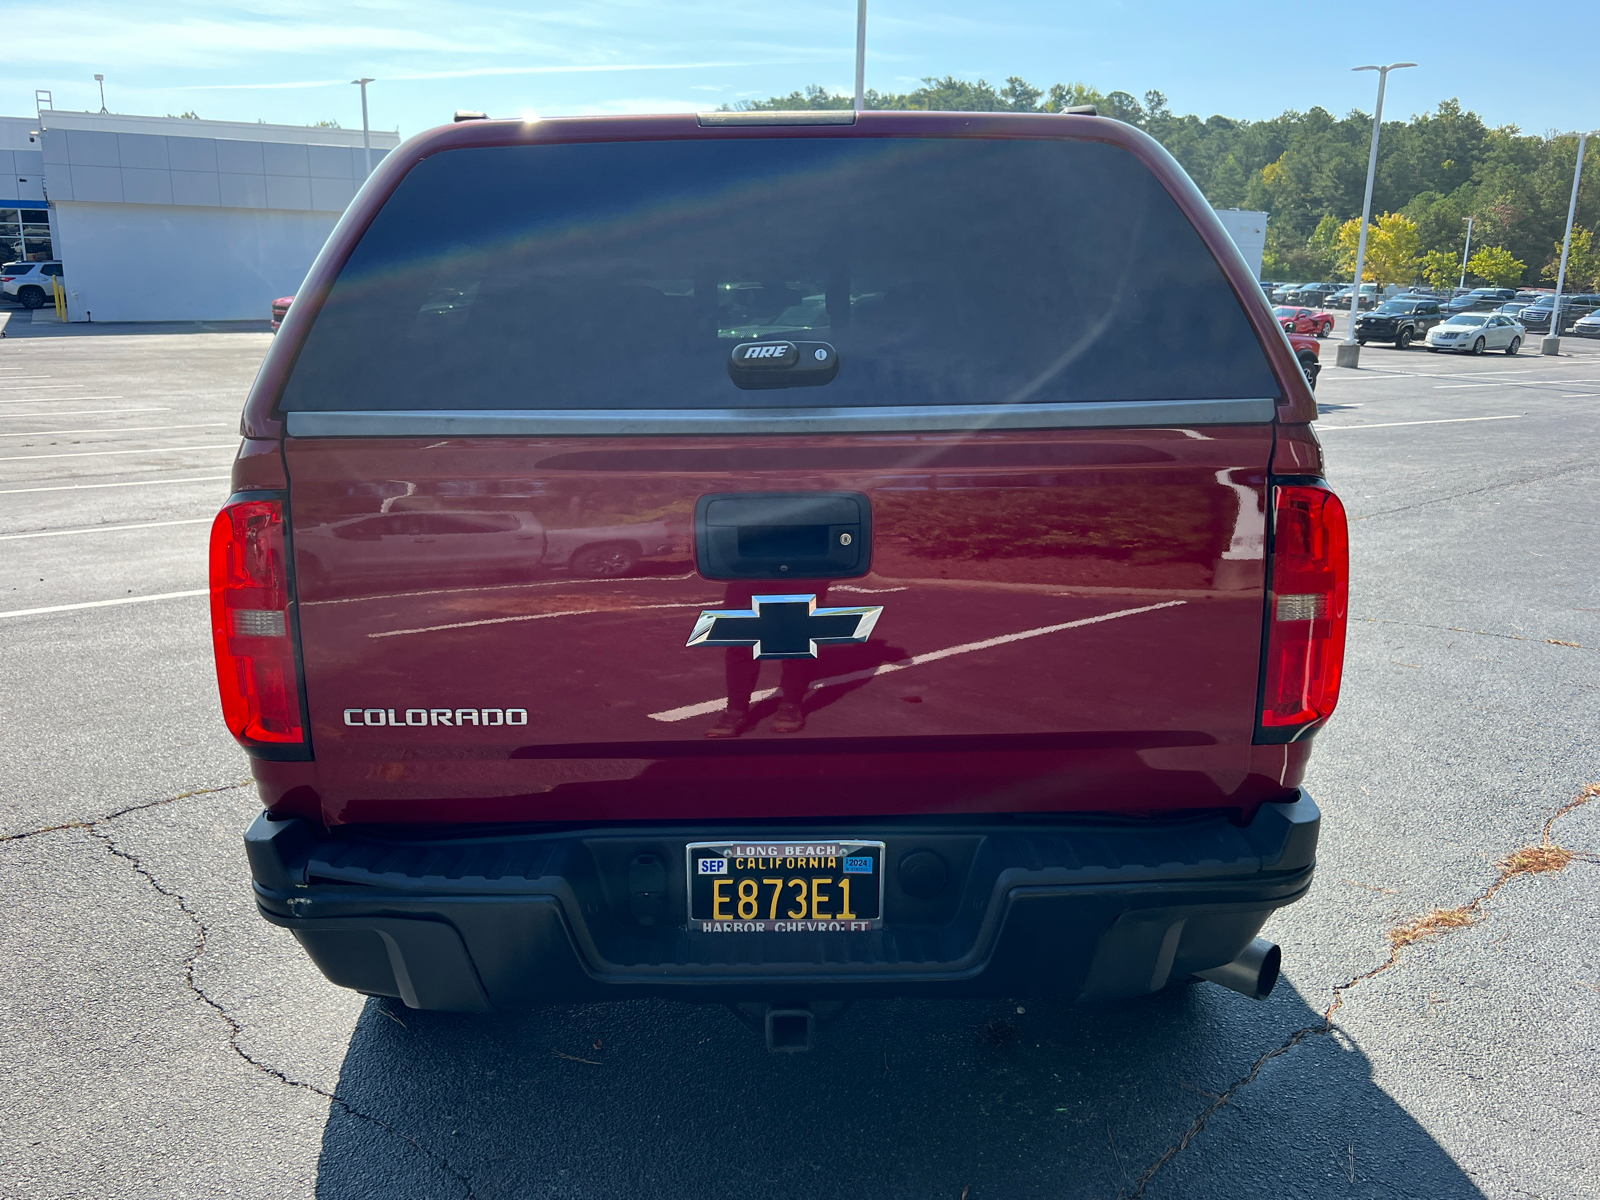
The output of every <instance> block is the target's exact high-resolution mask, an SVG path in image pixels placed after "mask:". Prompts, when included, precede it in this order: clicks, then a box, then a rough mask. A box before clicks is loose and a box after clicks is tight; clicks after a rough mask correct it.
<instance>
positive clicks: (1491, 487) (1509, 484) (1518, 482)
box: [1350, 462, 1595, 521]
mask: <svg viewBox="0 0 1600 1200" xmlns="http://www.w3.org/2000/svg"><path fill="white" fill-rule="evenodd" d="M1594 465H1595V464H1594V463H1593V462H1580V463H1574V464H1573V465H1572V466H1569V467H1559V468H1557V469H1555V470H1553V471H1540V472H1539V473H1538V474H1537V475H1530V476H1528V478H1526V479H1508V480H1505V481H1504V482H1502V483H1486V484H1484V485H1483V486H1482V487H1477V488H1468V489H1467V490H1466V491H1464V492H1451V493H1450V494H1449V495H1448V496H1430V497H1429V498H1428V499H1426V500H1418V501H1417V502H1416V503H1415V504H1402V505H1401V506H1400V507H1399V508H1383V509H1379V510H1378V511H1377V512H1370V513H1363V514H1362V515H1361V516H1359V517H1351V518H1350V519H1351V520H1352V521H1370V520H1372V518H1373V517H1389V516H1393V515H1394V514H1395V513H1403V512H1411V511H1413V510H1415V509H1419V508H1427V507H1428V506H1429V505H1432V504H1447V503H1449V502H1450V501H1452V500H1460V499H1461V498H1462V497H1464V496H1477V495H1480V494H1481V493H1483V492H1492V491H1496V490H1497V489H1499V488H1513V487H1525V486H1526V485H1528V484H1530V483H1542V482H1544V481H1545V480H1546V479H1554V478H1556V477H1557V476H1558V475H1571V474H1572V473H1573V472H1574V471H1589V470H1593V469H1594Z"/></svg>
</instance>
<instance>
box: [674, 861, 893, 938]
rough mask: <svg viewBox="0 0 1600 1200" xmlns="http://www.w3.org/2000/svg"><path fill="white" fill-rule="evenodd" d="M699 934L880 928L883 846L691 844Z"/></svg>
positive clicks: (692, 916) (693, 909)
mask: <svg viewBox="0 0 1600 1200" xmlns="http://www.w3.org/2000/svg"><path fill="white" fill-rule="evenodd" d="M687 851H688V858H689V864H688V865H689V928H690V930H691V931H693V932H697V933H865V932H866V931H868V930H871V929H877V928H879V927H881V926H882V924H883V843H882V842H858V841H840V840H834V841H829V840H824V839H801V838H774V839H772V840H770V841H761V842H691V843H690V844H689V846H688V847H687Z"/></svg>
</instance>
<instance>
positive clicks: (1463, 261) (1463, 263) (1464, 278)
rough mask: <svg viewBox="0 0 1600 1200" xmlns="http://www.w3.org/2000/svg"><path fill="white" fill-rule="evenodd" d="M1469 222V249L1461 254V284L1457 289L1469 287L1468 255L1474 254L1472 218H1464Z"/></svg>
mask: <svg viewBox="0 0 1600 1200" xmlns="http://www.w3.org/2000/svg"><path fill="white" fill-rule="evenodd" d="M1464 219H1465V221H1466V222H1467V248H1466V249H1465V250H1463V251H1462V252H1461V282H1460V283H1458V284H1457V285H1456V286H1457V287H1466V286H1467V255H1469V254H1471V253H1472V218H1471V217H1466V218H1464Z"/></svg>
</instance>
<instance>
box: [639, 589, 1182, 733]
mask: <svg viewBox="0 0 1600 1200" xmlns="http://www.w3.org/2000/svg"><path fill="white" fill-rule="evenodd" d="M1186 603H1188V601H1186V600H1168V601H1166V602H1165V603H1164V604H1147V605H1145V606H1144V607H1143V608H1124V609H1120V610H1118V611H1117V612H1109V613H1101V614H1100V615H1099V616H1098V617H1084V618H1082V619H1080V620H1077V621H1066V622H1063V623H1062V624H1060V625H1045V626H1043V627H1042V628H1039V629H1024V630H1023V631H1022V632H1021V633H1006V634H1001V635H1000V636H999V637H992V638H985V639H984V640H983V641H981V642H966V643H964V644H963V645H960V646H951V647H949V648H948V649H945V650H932V651H930V652H928V653H927V654H916V655H913V656H912V657H910V658H905V659H901V660H900V661H899V662H892V663H882V664H880V665H878V666H876V667H867V668H865V669H863V670H860V671H850V672H848V673H847V674H844V675H834V676H832V677H831V678H828V679H817V680H813V681H812V683H811V686H810V687H809V688H808V689H807V690H808V691H815V690H817V689H818V688H825V687H838V686H840V685H841V684H846V683H856V682H858V681H859V680H863V679H871V678H872V677H873V676H875V675H888V674H890V673H891V672H893V671H904V670H906V669H907V668H908V667H920V666H921V665H922V664H923V663H930V662H938V661H939V660H940V659H941V658H952V657H954V656H955V655H957V654H971V653H972V652H973V651H974V650H989V649H992V648H993V647H995V646H1004V645H1006V644H1008V643H1010V642H1021V641H1025V640H1027V639H1028V638H1036V637H1043V636H1044V635H1045V634H1047V633H1060V632H1061V631H1062V630H1064V629H1081V628H1083V627H1084V626H1085V625H1098V624H1100V623H1101V622H1102V621H1115V620H1117V619H1118V618H1119V617H1133V616H1137V615H1138V614H1140V613H1147V612H1155V611H1156V610H1157V609H1160V608H1177V607H1178V606H1179V605H1180V604H1186ZM777 692H778V689H777V688H766V689H764V690H762V691H759V692H755V693H753V694H752V695H751V697H750V699H751V700H752V701H755V700H765V699H767V698H768V697H769V696H774V695H776V694H777ZM727 705H728V701H727V699H726V697H724V698H723V699H720V700H705V701H702V702H701V703H699V704H685V705H684V706H683V707H682V708H669V709H667V710H666V711H665V712H656V713H651V714H650V719H651V720H652V721H686V720H688V719H689V718H690V717H703V716H705V715H706V714H707V713H714V712H721V711H722V710H723V709H724V708H726V707H727Z"/></svg>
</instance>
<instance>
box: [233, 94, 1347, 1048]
mask: <svg viewBox="0 0 1600 1200" xmlns="http://www.w3.org/2000/svg"><path fill="white" fill-rule="evenodd" d="M1042 195H1047V196H1050V197H1052V203H1051V204H1049V205H1040V204H1038V203H1037V202H1036V198H1037V197H1039V196H1042ZM441 207H448V208H449V210H450V212H451V214H452V227H451V228H452V235H451V240H450V241H449V242H448V244H441V243H439V242H437V240H435V241H432V242H430V241H426V240H419V239H418V237H417V229H418V228H419V223H420V225H421V226H426V224H427V222H428V221H429V220H431V219H432V217H433V215H435V214H437V213H438V212H439V211H440V209H441ZM1061 212H1071V213H1073V214H1074V219H1073V220H1071V221H1062V220H1060V219H1059V213H1061ZM441 281H442V282H441ZM1154 303H1161V304H1163V305H1168V306H1170V307H1171V308H1172V309H1173V310H1174V311H1181V312H1183V313H1184V314H1186V316H1185V320H1186V322H1188V325H1187V327H1186V331H1185V336H1184V337H1182V338H1152V337H1151V336H1150V332H1149V327H1148V322H1147V321H1146V320H1145V319H1143V318H1144V317H1145V315H1146V314H1148V312H1149V311H1150V306H1151V305H1152V304H1154ZM1315 416H1316V405H1315V401H1314V400H1313V398H1312V395H1311V392H1310V390H1309V389H1308V387H1307V383H1306V378H1305V376H1304V375H1303V374H1302V372H1301V370H1300V367H1299V364H1298V363H1297V362H1296V359H1295V356H1294V353H1293V352H1292V351H1291V348H1290V345H1289V342H1288V341H1287V340H1286V337H1285V335H1284V333H1283V331H1282V330H1281V329H1280V328H1279V327H1278V325H1277V323H1276V322H1275V321H1274V320H1273V317H1272V313H1271V311H1270V309H1269V308H1268V307H1267V304H1266V300H1265V298H1264V297H1263V295H1262V292H1261V288H1260V287H1259V285H1258V284H1257V283H1256V281H1255V280H1254V279H1253V278H1252V277H1251V274H1250V268H1249V267H1248V266H1247V265H1246V263H1245V261H1244V260H1243V258H1242V257H1241V256H1240V255H1239V252H1238V250H1237V249H1236V248H1235V246H1234V245H1233V242H1232V240H1231V239H1230V238H1229V236H1228V234H1227V231H1226V230H1225V229H1224V228H1223V227H1222V225H1221V224H1220V222H1219V221H1218V220H1217V217H1216V215H1215V214H1214V213H1213V211H1212V209H1211V207H1210V205H1209V204H1207V202H1206V200H1205V198H1204V197H1203V196H1202V195H1201V193H1200V192H1199V191H1198V190H1197V189H1196V188H1195V186H1194V184H1193V183H1192V182H1191V181H1190V180H1189V178H1188V176H1186V175H1185V174H1184V173H1183V170H1182V168H1181V167H1179V166H1178V164H1177V163H1176V162H1175V161H1174V160H1173V158H1172V157H1171V156H1170V155H1169V154H1168V153H1167V152H1166V151H1165V150H1163V149H1162V148H1161V146H1160V145H1158V144H1157V143H1156V142H1155V141H1153V140H1152V139H1151V138H1149V137H1147V136H1146V135H1145V134H1143V133H1141V132H1140V131H1139V130H1137V129H1135V128H1133V127H1132V126H1130V125H1126V124H1123V123H1121V122H1118V121H1112V120H1105V119H1101V118H1098V117H1093V116H1086V115H1041V116H1035V115H1022V114H1015V113H1008V114H999V113H912V112H868V113H860V114H855V113H849V112H841V113H832V112H824V113H766V112H763V113H715V114H703V115H701V116H700V117H698V118H697V117H695V116H694V115H689V114H684V115H671V116H658V117H615V118H600V119H596V118H583V119H575V120H559V119H555V120H541V121H536V122H525V121H476V122H471V123H467V124H462V125H457V126H453V127H450V128H447V129H440V130H433V131H431V132H428V133H424V134H421V135H420V136H418V137H416V138H413V139H412V140H411V141H409V142H407V143H406V144H405V145H404V146H402V147H401V148H400V149H399V150H397V151H396V152H395V153H393V154H391V155H389V156H388V157H387V158H386V159H385V160H384V163H383V166H382V167H380V168H379V169H378V171H377V172H375V173H374V175H373V177H372V178H371V179H370V180H369V181H368V183H367V185H366V186H365V187H363V189H362V191H361V194H360V196H358V197H357V198H356V200H355V202H354V203H353V205H352V206H351V208H350V210H349V211H348V213H347V214H346V216H345V219H344V220H342V221H341V222H340V224H339V226H338V228H337V229H336V230H335V232H334V234H333V236H332V240H331V241H330V242H329V244H328V246H327V247H326V248H325V249H324V251H323V252H322V254H321V255H320V256H319V257H318V259H317V262H316V265H315V266H314V267H313V268H312V270H311V273H310V274H309V275H308V276H307V278H306V280H305V283H304V285H303V286H302V287H301V289H300V290H299V292H298V293H297V294H296V297H295V301H294V307H293V309H292V310H291V311H290V316H289V320H288V321H287V322H285V324H284V326H283V330H282V332H281V333H280V334H279V335H278V337H277V338H276V339H274V341H273V345H272V348H271V349H270V350H269V351H268V352H267V356H266V359H265V361H264V363H263V365H262V368H261V371H260V374H259V375H258V376H257V379H256V382H255V384H254V386H253V388H252V390H251V393H250V398H249V400H248V401H247V403H246V406H245V412H244V418H243V428H244V433H245V438H246V440H245V443H244V447H243V448H242V450H241V453H240V456H239V458H238V459H237V461H236V464H235V473H234V478H233V486H234V488H235V491H234V494H233V495H232V496H231V497H230V498H229V500H228V502H227V504H226V506H225V507H224V509H223V510H222V512H221V514H220V515H219V516H218V518H217V521H216V524H215V526H214V527H213V532H212V542H211V551H212V576H211V579H212V621H213V623H212V632H213V637H214V644H215V649H216V659H217V665H218V679H219V683H220V686H221V691H222V698H223V712H224V715H225V717H226V719H227V721H228V725H229V727H230V729H231V730H232V732H233V733H234V734H235V736H237V737H238V738H239V740H240V742H241V743H242V744H243V745H244V747H245V748H246V749H247V750H248V752H249V753H250V755H251V757H252V759H253V760H254V770H255V778H256V780H257V783H258V786H259V789H260V794H261V798H262V800H263V802H264V804H265V807H266V810H267V811H266V812H265V813H264V814H263V815H262V816H261V817H260V818H259V819H258V820H257V821H256V822H255V824H254V825H253V826H252V827H251V828H250V830H249V832H248V833H247V834H246V845H247V848H248V852H249V857H250V866H251V870H252V872H253V875H254V879H255V899H256V900H257V902H258V903H259V905H260V908H261V912H262V915H263V916H264V917H265V918H266V919H267V920H268V921H270V922H272V923H273V924H275V925H278V926H281V927H283V928H285V929H287V930H289V931H291V932H292V933H293V934H294V936H295V937H296V938H298V939H299V940H300V942H301V944H302V945H303V946H304V947H305V949H306V951H307V952H308V953H309V954H310V956H311V957H312V958H313V959H314V960H315V962H316V963H317V965H318V966H319V967H321V969H322V970H323V971H324V972H325V973H326V974H327V975H328V977H329V978H330V979H332V980H333V981H334V982H336V983H339V984H342V985H344V986H346V987H350V988H355V989H357V990H360V991H363V992H367V993H369V994H377V995H387V996H398V997H400V998H401V999H403V1000H404V1002H405V1003H406V1004H408V1005H412V1006H414V1007H419V1008H432V1009H467V1010H485V1009H491V1008H495V1009H498V1008H502V1007H513V1006H516V1005H521V1004H530V1003H545V1002H550V1001H553V1000H560V999H563V998H564V999H567V1000H574V999H586V998H600V997H609V998H615V997H624V996H628V997H632V996H646V995H654V996H671V997H679V998H683V999H691V1000H700V1001H711V1000H716V1001H737V1002H751V1003H757V1004H768V1005H773V1006H775V1007H774V1008H773V1009H771V1010H769V1021H768V1031H769V1037H772V1038H773V1039H774V1043H775V1044H776V1043H778V1042H779V1041H780V1040H781V1039H779V1037H778V1032H777V1031H779V1030H780V1029H786V1030H789V1031H790V1033H793V1031H794V1030H795V1029H796V1028H798V1029H800V1030H801V1031H802V1032H801V1034H800V1035H798V1036H801V1037H803V1036H804V1034H803V1031H804V1030H805V1029H808V1028H809V1025H810V1016H809V1015H808V1013H807V1012H806V1011H805V1010H804V1007H803V1006H804V1004H805V1003H806V1002H808V1001H812V1000H817V1001H819V1002H820V1001H832V1000H840V999H846V998H849V997H851V996H863V995H866V996H888V995H918V996H980V995H988V996H1006V997H1013V996H1026V995H1034V996H1056V997H1067V998H1074V999H1083V1000H1091V999H1100V1000H1109V999H1115V998H1117V997H1126V996H1134V995H1142V994H1146V993H1149V992H1153V991H1157V990H1159V989H1161V988H1163V987H1165V986H1167V985H1168V983H1169V982H1171V983H1176V982H1179V981H1185V980H1188V979H1190V978H1193V977H1195V976H1200V977H1203V978H1207V979H1213V980H1216V981H1217V982H1220V983H1224V984H1226V985H1227V986H1230V987H1234V988H1236V989H1237V990H1241V991H1244V992H1246V993H1247V994H1250V995H1253V996H1261V995H1264V994H1265V992H1266V991H1267V990H1269V988H1270V983H1271V980H1272V978H1273V977H1275V973H1276V967H1277V951H1276V948H1274V947H1272V946H1271V945H1270V944H1268V943H1265V942H1263V941H1262V940H1260V939H1258V938H1257V937H1256V935H1257V933H1258V931H1259V930H1260V929H1261V927H1262V923H1263V922H1264V921H1265V920H1266V919H1267V917H1268V916H1269V915H1270V914H1271V913H1272V912H1273V910H1275V909H1277V908H1279V907H1282V906H1283V905H1286V904H1291V903H1293V902H1294V901H1296V900H1298V899H1299V898H1300V897H1301V896H1303V895H1304V894H1305V892H1306V890H1307V888H1308V887H1309V886H1310V884H1311V876H1312V871H1313V866H1314V860H1315V850H1316V842H1317V830H1318V826H1319V820H1320V818H1319V816H1318V811H1317V808H1316V805H1315V804H1314V803H1313V802H1312V801H1311V800H1310V798H1309V797H1307V795H1306V793H1305V792H1304V791H1303V790H1302V789H1301V787H1300V783H1301V780H1302V778H1303V776H1304V773H1305V769H1306V762H1307V759H1308V757H1309V755H1310V753H1311V748H1312V743H1313V739H1314V736H1315V734H1316V732H1317V731H1318V730H1319V729H1320V728H1321V727H1322V726H1323V725H1324V723H1325V722H1326V721H1327V719H1328V717H1329V715H1330V714H1331V713H1332V711H1333V707H1334V704H1335V701H1336V699H1337V695H1338V687H1339V678H1340V674H1341V663H1342V656H1343V644H1344V631H1345V619H1346V618H1345V613H1346V597H1347V593H1348V583H1347V536H1346V526H1345V518H1344V510H1343V508H1342V507H1341V506H1340V504H1339V501H1338V498H1337V497H1336V496H1335V495H1334V493H1333V492H1332V491H1330V490H1329V489H1328V487H1327V486H1326V483H1325V481H1324V479H1323V466H1322V456H1321V449H1320V447H1319V446H1318V443H1317V439H1316V437H1315V436H1314V434H1313V433H1312V430H1311V426H1310V424H1309V422H1310V421H1311V420H1312V419H1314V418H1315ZM408 513H409V514H412V518H403V516H402V515H403V514H408ZM452 516H455V517H461V518H465V517H470V518H471V519H470V520H467V519H459V520H453V519H450V518H451V517H452ZM418 517H425V518H426V519H425V520H420V521H417V522H416V523H413V519H415V518H418ZM374 518H381V519H382V520H381V521H379V522H378V523H376V524H375V525H374V527H372V529H371V532H373V533H374V534H375V535H376V536H375V540H372V541H368V542H366V543H364V544H363V549H362V558H361V564H360V566H361V570H360V571H359V572H357V571H356V570H355V569H354V560H353V559H352V558H351V556H350V554H349V553H347V552H344V551H342V549H341V547H342V546H347V545H349V543H348V542H346V541H341V536H342V533H343V531H348V530H349V529H351V528H353V527H362V528H366V527H364V526H361V524H360V523H361V522H364V521H372V520H373V519H374ZM391 519H392V520H393V521H394V523H393V524H391V523H389V522H390V521H391ZM353 523H354V524H353ZM654 523H659V524H662V525H664V526H667V527H671V528H673V529H682V530H684V531H685V532H686V534H687V535H688V536H687V537H685V538H684V539H683V542H684V543H686V544H683V545H682V546H681V548H679V549H674V547H673V546H671V545H668V546H666V547H665V549H666V550H667V551H671V552H672V555H671V556H669V557H663V558H662V560H661V561H660V562H658V563H656V564H653V567H652V566H651V565H650V564H642V565H641V566H640V567H639V568H638V569H636V570H631V571H628V572H618V573H615V574H611V575H606V576H600V577H595V576H592V575H586V574H583V573H579V572H577V571H576V570H574V571H570V572H568V573H567V574H565V575H562V576H559V577H557V578H554V579H551V578H536V577H535V576H533V575H532V574H531V572H530V571H529V568H531V567H532V566H534V565H536V564H537V562H538V559H539V555H540V553H541V545H542V543H541V540H540V539H541V536H543V535H542V533H541V531H548V530H553V529H561V530H574V528H575V527H576V526H593V527H595V528H596V529H606V528H619V527H629V526H634V525H639V524H654ZM313 562H315V563H320V564H321V569H320V570H311V569H310V564H312V563H313ZM519 564H520V570H519ZM647 567H651V569H646V568H647ZM763 675H764V676H765V678H763ZM780 1017H781V1019H780ZM786 1036H787V1035H786Z"/></svg>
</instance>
